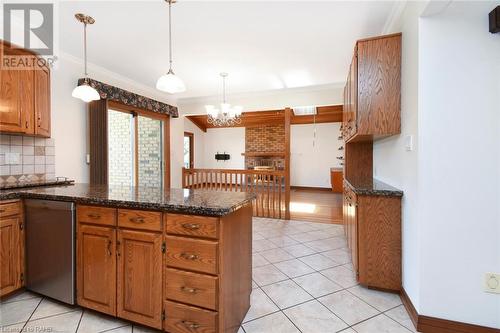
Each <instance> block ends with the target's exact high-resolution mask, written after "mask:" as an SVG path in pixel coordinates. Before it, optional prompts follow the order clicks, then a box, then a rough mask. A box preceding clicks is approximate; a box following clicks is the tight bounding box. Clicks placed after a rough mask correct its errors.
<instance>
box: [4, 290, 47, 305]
mask: <svg viewBox="0 0 500 333" xmlns="http://www.w3.org/2000/svg"><path fill="white" fill-rule="evenodd" d="M32 298H38V299H39V300H41V299H42V298H41V297H40V296H39V295H38V294H35V293H32V292H31V291H22V292H19V293H16V294H14V295H12V296H9V297H8V298H6V299H4V300H2V301H1V302H0V306H1V305H2V304H6V303H11V302H17V301H22V300H26V299H32Z"/></svg>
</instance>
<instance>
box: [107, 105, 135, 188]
mask: <svg viewBox="0 0 500 333" xmlns="http://www.w3.org/2000/svg"><path fill="white" fill-rule="evenodd" d="M132 152H133V147H132V116H131V115H130V114H128V113H125V112H118V111H113V110H109V112H108V153H109V156H108V160H109V162H108V163H109V164H108V172H109V184H111V185H132V177H133V169H132V168H133V155H132Z"/></svg>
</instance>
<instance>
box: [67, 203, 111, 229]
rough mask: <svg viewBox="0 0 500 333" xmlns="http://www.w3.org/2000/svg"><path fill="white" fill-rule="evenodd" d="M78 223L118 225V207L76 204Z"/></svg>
mask: <svg viewBox="0 0 500 333" xmlns="http://www.w3.org/2000/svg"><path fill="white" fill-rule="evenodd" d="M76 217H77V221H78V223H93V224H101V225H111V226H114V225H116V209H114V208H106V207H98V206H82V205H78V206H76Z"/></svg>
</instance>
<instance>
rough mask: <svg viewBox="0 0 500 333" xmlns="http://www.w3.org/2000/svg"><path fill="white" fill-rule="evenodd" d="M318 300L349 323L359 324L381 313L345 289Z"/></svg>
mask: <svg viewBox="0 0 500 333" xmlns="http://www.w3.org/2000/svg"><path fill="white" fill-rule="evenodd" d="M318 300H319V301H320V302H321V303H322V304H323V305H325V306H326V307H327V308H328V309H330V310H331V311H332V312H333V313H335V314H336V315H337V316H338V317H339V318H340V319H342V320H343V321H345V322H346V323H347V324H349V325H354V324H357V323H359V322H360V321H363V320H366V319H368V318H370V317H373V316H375V315H377V314H378V313H379V312H378V311H377V310H376V309H375V308H373V307H371V306H370V305H368V304H366V303H365V302H363V301H362V300H360V299H359V298H357V297H356V296H354V295H353V294H351V293H350V292H348V291H345V290H342V291H339V292H336V293H333V294H330V295H327V296H324V297H321V298H319V299H318ZM372 333H375V332H372Z"/></svg>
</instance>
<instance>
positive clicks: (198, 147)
mask: <svg viewBox="0 0 500 333" xmlns="http://www.w3.org/2000/svg"><path fill="white" fill-rule="evenodd" d="M183 118H184V131H185V132H191V133H193V136H194V167H195V168H204V167H205V134H206V133H205V132H203V131H202V130H200V129H199V128H198V126H196V125H195V124H193V122H192V121H191V120H189V119H188V118H186V117H183Z"/></svg>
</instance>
